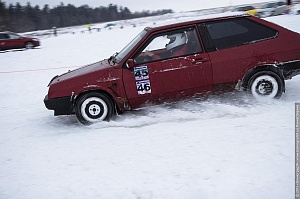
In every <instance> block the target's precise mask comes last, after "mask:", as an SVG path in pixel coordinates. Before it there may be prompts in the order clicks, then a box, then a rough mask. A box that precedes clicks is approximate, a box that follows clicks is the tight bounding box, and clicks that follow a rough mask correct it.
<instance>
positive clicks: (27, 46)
mask: <svg viewBox="0 0 300 199" xmlns="http://www.w3.org/2000/svg"><path fill="white" fill-rule="evenodd" d="M25 48H26V49H32V48H34V44H33V43H32V42H30V41H29V42H26V44H25Z"/></svg>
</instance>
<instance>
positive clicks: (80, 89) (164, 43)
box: [44, 14, 300, 124]
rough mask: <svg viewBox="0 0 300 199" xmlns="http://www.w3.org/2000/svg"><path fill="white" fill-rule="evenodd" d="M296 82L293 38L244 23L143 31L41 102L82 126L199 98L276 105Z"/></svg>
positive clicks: (226, 19)
mask: <svg viewBox="0 0 300 199" xmlns="http://www.w3.org/2000/svg"><path fill="white" fill-rule="evenodd" d="M298 74H300V34H298V33H295V32H293V31H290V30H287V29H285V28H283V27H281V26H278V25H276V24H273V23H270V22H267V21H265V20H262V19H259V18H256V17H253V16H250V15H244V14H242V15H235V16H219V17H214V18H208V19H201V20H196V21H188V22H182V23H177V24H171V25H166V26H161V27H155V28H145V29H144V30H143V31H142V32H141V33H140V34H139V35H137V36H136V37H135V39H133V40H132V41H131V42H130V43H129V44H128V45H127V46H126V47H125V48H124V49H123V50H121V51H120V52H119V53H116V54H114V55H113V56H111V57H110V58H109V59H106V60H103V61H100V62H97V63H94V64H91V65H87V66H84V67H82V68H79V69H77V70H74V71H70V72H67V73H65V74H62V75H60V76H56V77H54V78H53V79H52V80H51V81H50V83H49V91H48V94H47V95H46V97H45V99H44V103H45V105H46V107H47V108H48V109H50V110H54V115H70V114H76V116H77V118H78V119H79V121H80V122H82V123H83V124H90V123H94V122H98V121H102V120H109V119H110V118H111V117H112V116H113V115H114V114H115V113H116V112H122V111H124V110H131V109H135V108H138V107H141V106H144V105H145V104H152V103H160V102H163V101H168V100H176V99H180V98H182V97H187V96H193V95H195V94H199V93H200V94H201V93H207V92H210V93H213V92H215V91H220V90H221V91H225V90H228V89H230V90H234V89H238V90H244V91H247V92H249V93H252V94H253V95H254V96H255V97H262V98H279V97H280V96H281V95H282V93H283V92H284V91H285V80H287V79H291V78H292V77H293V76H295V75H298Z"/></svg>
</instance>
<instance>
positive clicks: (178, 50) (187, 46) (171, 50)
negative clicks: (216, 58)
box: [134, 28, 202, 64]
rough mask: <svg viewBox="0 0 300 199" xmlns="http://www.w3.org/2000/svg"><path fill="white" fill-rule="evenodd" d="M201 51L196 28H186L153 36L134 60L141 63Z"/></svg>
mask: <svg viewBox="0 0 300 199" xmlns="http://www.w3.org/2000/svg"><path fill="white" fill-rule="evenodd" d="M201 52H202V48H201V45H200V43H199V39H198V36H197V32H196V30H195V29H194V28H188V29H182V30H177V31H172V32H167V33H164V34H158V35H155V36H153V37H152V38H151V39H150V41H149V42H148V44H147V45H145V46H144V47H143V48H142V50H141V51H140V53H138V54H137V55H136V56H135V58H134V61H135V63H136V64H143V63H147V62H151V61H159V60H164V59H170V58H175V57H180V56H185V55H190V54H195V53H201Z"/></svg>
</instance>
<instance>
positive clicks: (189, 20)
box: [145, 12, 251, 31]
mask: <svg viewBox="0 0 300 199" xmlns="http://www.w3.org/2000/svg"><path fill="white" fill-rule="evenodd" d="M237 17H251V15H249V14H247V13H245V12H234V13H233V12H225V13H218V14H210V15H202V16H196V17H180V18H176V17H175V18H173V20H172V19H171V20H168V21H167V22H164V23H161V24H156V25H155V26H151V27H146V28H145V29H146V30H153V31H154V30H159V29H166V28H171V27H173V26H185V25H191V24H195V23H202V22H205V21H213V20H220V19H230V18H237Z"/></svg>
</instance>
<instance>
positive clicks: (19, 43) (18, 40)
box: [0, 32, 40, 50]
mask: <svg viewBox="0 0 300 199" xmlns="http://www.w3.org/2000/svg"><path fill="white" fill-rule="evenodd" d="M39 45H40V41H39V40H38V39H36V38H31V37H24V36H21V35H19V34H16V33H13V32H0V50H8V49H18V48H26V49H31V48H34V47H36V46H39Z"/></svg>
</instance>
